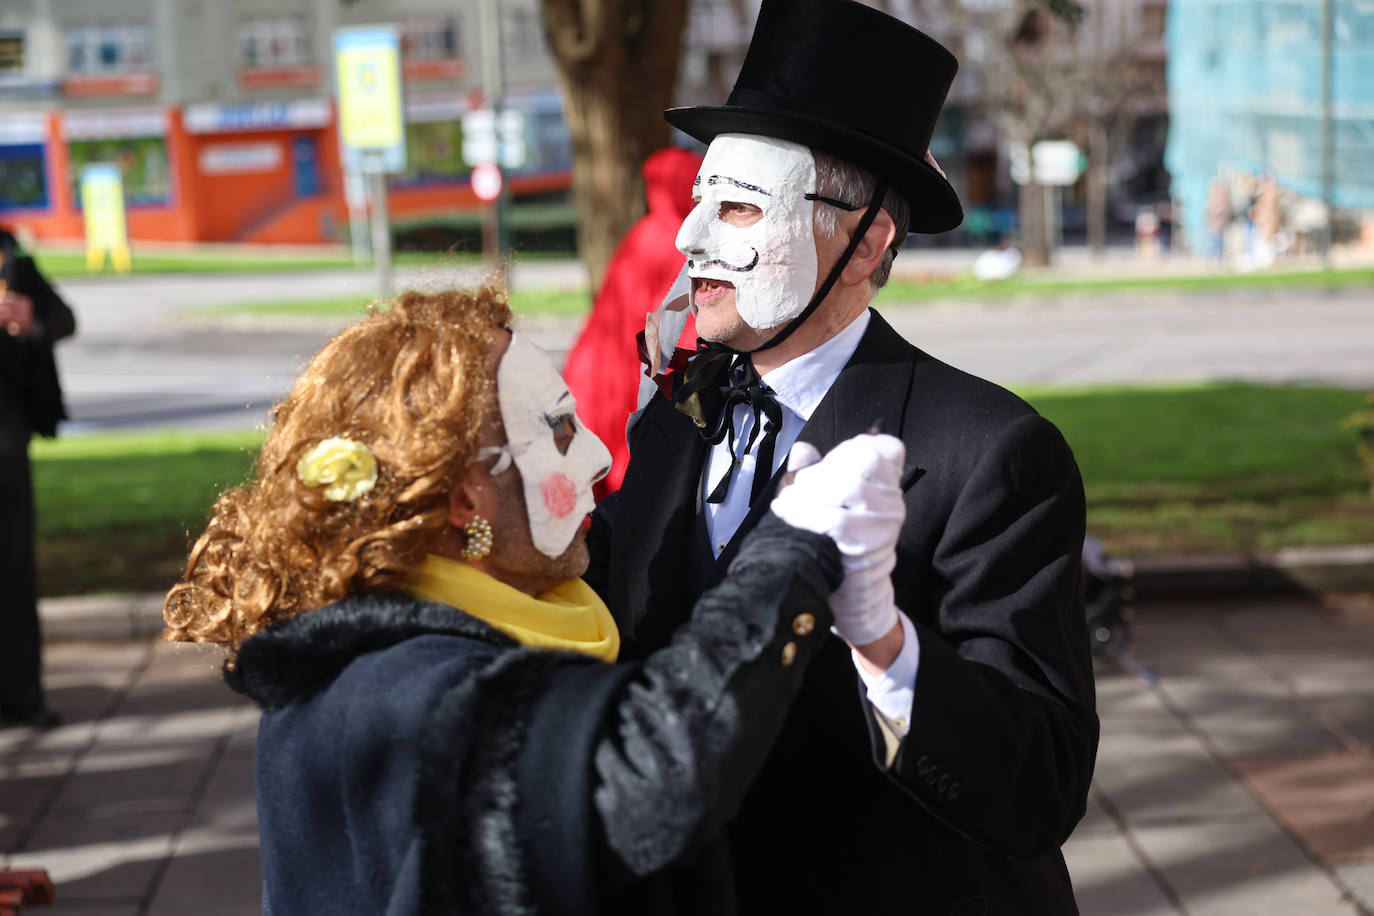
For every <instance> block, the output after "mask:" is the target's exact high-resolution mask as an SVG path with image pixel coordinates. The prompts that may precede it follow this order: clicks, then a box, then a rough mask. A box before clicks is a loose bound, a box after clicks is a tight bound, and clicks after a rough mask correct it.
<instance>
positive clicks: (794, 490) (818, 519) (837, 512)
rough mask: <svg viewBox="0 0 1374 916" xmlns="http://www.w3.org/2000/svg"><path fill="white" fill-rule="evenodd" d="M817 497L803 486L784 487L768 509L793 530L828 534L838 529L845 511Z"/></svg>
mask: <svg viewBox="0 0 1374 916" xmlns="http://www.w3.org/2000/svg"><path fill="white" fill-rule="evenodd" d="M818 495H819V494H817V493H816V492H815V491H813V490H812V489H810V488H808V487H804V486H799V485H793V486H790V487H785V488H783V489H782V490H779V491H778V494H777V495H776V496H774V497H773V502H772V504H771V505H770V506H769V508H771V509H772V510H773V514H774V515H776V516H777V517H778V518H780V519H782V520H783V521H784V522H787V524H789V525H791V526H792V527H793V528H801V529H802V530H803V531H814V532H815V533H817V534H830V533H831V532H832V531H834V530H835V529H836V528H838V527H839V524H840V522H841V520H842V519H843V518H844V511H845V510H843V509H841V508H840V507H839V506H835V505H830V504H828V503H827V502H825V501H824V500H823V499H820V498H818Z"/></svg>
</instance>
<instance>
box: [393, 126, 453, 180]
mask: <svg viewBox="0 0 1374 916" xmlns="http://www.w3.org/2000/svg"><path fill="white" fill-rule="evenodd" d="M467 173H468V164H467V163H465V162H464V161H463V125H462V124H460V123H459V122H457V121H438V122H434V123H430V124H407V125H406V170H405V172H404V173H403V174H402V175H401V177H400V180H399V183H400V184H429V183H431V182H438V181H458V180H459V179H461V178H464V177H466V176H467Z"/></svg>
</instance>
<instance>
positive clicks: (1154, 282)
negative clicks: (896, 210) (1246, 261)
mask: <svg viewBox="0 0 1374 916" xmlns="http://www.w3.org/2000/svg"><path fill="white" fill-rule="evenodd" d="M1352 286H1374V268H1349V269H1342V270H1330V271H1321V270H1287V271H1273V272H1269V271H1258V272H1255V273H1248V274H1199V275H1185V276H1167V275H1166V276H1157V277H1127V278H1120V279H1113V278H1107V277H1101V278H1082V277H1064V276H1056V275H1055V274H1053V273H1047V274H1043V275H1036V274H1029V275H1019V276H1015V277H1012V278H1010V279H1008V280H1002V281H996V282H985V281H982V280H978V279H976V278H975V277H974V276H973V275H972V274H960V275H958V276H954V277H931V278H929V279H926V280H912V279H907V278H905V277H893V278H892V280H891V282H889V283H888V284H887V286H885V287H883V290H882V293H881V294H880V299H879V302H878V304H879V305H883V304H887V305H898V304H904V303H916V302H931V301H936V300H946V299H993V300H998V299H1015V298H1019V297H1041V298H1044V297H1050V296H1062V295H1093V294H1106V295H1111V294H1113V293H1131V292H1152V291H1157V292H1176V293H1209V292H1225V291H1227V290H1254V289H1323V288H1332V287H1352Z"/></svg>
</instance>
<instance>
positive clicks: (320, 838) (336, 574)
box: [164, 287, 900, 914]
mask: <svg viewBox="0 0 1374 916" xmlns="http://www.w3.org/2000/svg"><path fill="white" fill-rule="evenodd" d="M509 323H510V310H509V306H508V304H507V301H506V298H505V295H504V293H503V292H501V291H500V290H499V289H496V288H491V287H488V288H485V289H481V290H479V291H476V292H474V293H464V292H447V293H442V294H438V295H422V294H419V293H413V292H412V293H406V294H405V295H403V296H401V297H400V298H399V299H398V300H397V301H396V302H395V303H394V305H393V306H392V307H390V308H388V309H379V310H375V311H374V312H373V313H372V314H370V315H369V316H368V317H367V318H366V319H364V320H363V321H361V322H359V323H357V324H355V325H353V326H352V327H350V328H348V329H347V330H345V331H343V332H342V333H340V334H339V335H338V336H337V337H335V338H334V339H333V340H332V341H330V342H329V343H328V344H327V345H326V346H325V347H324V348H323V349H322V350H321V351H320V353H319V354H318V355H316V356H315V358H314V359H313V360H312V361H311V363H310V364H309V366H308V367H307V368H306V370H305V371H304V373H303V374H302V375H301V377H300V378H299V379H298V380H297V382H296V384H295V386H294V387H293V389H292V391H291V393H290V394H289V395H288V396H287V398H286V399H285V400H284V401H283V402H282V403H281V404H280V405H279V406H278V407H277V409H276V411H275V414H274V417H273V426H272V430H271V432H270V433H269V434H268V437H267V441H266V443H265V444H264V446H263V449H262V452H261V455H260V457H259V459H258V464H257V476H256V480H255V481H253V482H251V483H248V484H245V485H244V486H242V487H240V488H238V489H235V490H232V491H230V492H227V493H225V494H224V495H223V496H221V498H220V499H219V501H218V503H217V504H216V505H215V507H214V510H213V512H212V516H211V519H210V523H209V526H208V527H207V528H206V530H205V532H204V534H202V535H201V537H200V539H199V540H198V541H197V543H196V545H195V547H194V549H193V551H192V553H191V556H190V559H189V562H188V565H187V572H186V577H185V579H184V581H182V582H181V583H179V584H178V585H177V586H176V587H174V588H173V589H172V590H171V592H170V593H169V594H168V596H167V600H166V605H165V609H164V611H165V617H166V620H167V635H168V638H170V639H173V640H193V641H198V642H210V643H215V644H218V645H220V646H223V647H224V648H225V649H227V650H228V653H229V658H228V662H227V664H226V666H225V678H226V680H227V681H228V683H229V685H230V686H231V687H232V688H233V689H235V690H237V691H239V692H241V693H244V694H246V695H247V696H249V697H250V698H252V699H253V700H254V701H255V702H256V703H257V704H258V705H259V706H260V707H261V708H262V718H261V721H260V725H259V737H258V745H257V763H256V767H257V792H258V814H259V829H260V832H261V840H262V843H261V851H262V863H263V872H264V888H263V911H264V912H265V913H274V914H325V913H331V914H333V913H367V914H382V913H386V914H410V913H436V914H437V913H443V914H449V913H473V914H479V913H480V914H491V913H536V912H538V913H543V912H548V913H555V912H556V913H579V914H580V913H598V912H600V913H610V912H625V913H653V912H666V911H672V912H678V913H683V912H693V913H718V912H729V911H730V910H731V909H732V904H731V895H732V890H731V887H730V882H729V879H728V873H725V872H721V871H720V870H719V869H718V866H719V864H720V863H721V862H722V861H723V857H721V856H719V855H717V854H716V852H715V851H714V850H718V849H719V847H718V845H717V844H719V843H720V842H721V840H720V835H721V831H722V825H723V824H724V823H725V821H726V820H727V819H728V817H729V816H730V814H731V813H732V812H733V810H734V808H735V806H736V804H737V803H738V800H739V798H740V796H741V794H742V793H743V791H744V789H745V787H746V786H747V785H748V783H749V782H750V781H751V780H752V778H753V777H754V776H755V774H756V772H757V770H758V768H759V766H760V764H761V762H762V760H763V759H764V754H765V752H766V751H767V749H768V747H769V745H770V743H771V742H772V740H773V738H774V736H775V735H776V734H777V731H778V729H779V727H780V725H781V722H782V718H783V716H784V715H785V713H786V710H787V708H788V705H789V704H790V702H791V699H792V697H793V695H794V694H795V692H796V691H797V688H798V686H799V684H800V682H801V675H802V671H803V670H804V669H805V668H806V665H807V662H808V661H809V659H810V658H811V656H812V655H813V653H814V651H815V649H816V648H817V647H818V645H819V644H820V642H821V640H822V639H824V638H825V635H826V633H827V627H828V625H829V623H830V622H831V619H832V618H831V614H830V610H829V608H828V605H827V596H828V594H829V592H830V591H831V589H832V588H833V587H834V586H835V585H836V584H837V583H839V582H840V580H841V578H842V566H841V562H840V557H839V554H838V552H837V551H836V547H835V544H834V543H833V542H832V540H831V538H830V537H828V536H826V535H825V534H819V533H813V532H811V531H804V530H800V529H798V528H793V527H790V526H789V525H787V524H785V523H784V522H782V521H781V520H780V519H778V518H776V517H773V518H769V519H768V520H766V522H765V523H764V524H762V525H760V527H759V530H758V531H757V532H756V533H755V534H754V535H753V536H752V539H751V541H750V542H749V544H748V545H747V547H746V549H745V550H743V551H742V552H741V554H740V555H739V557H738V559H737V560H736V561H735V562H734V564H733V565H732V567H731V570H730V573H729V575H728V576H727V577H726V578H725V580H724V581H723V582H722V583H721V584H720V585H719V586H717V587H716V588H715V589H713V590H711V591H710V592H708V593H706V594H705V595H704V596H703V597H702V598H701V599H700V601H699V602H698V604H697V606H696V609H695V611H694V614H693V617H692V619H691V620H690V621H689V622H688V623H687V624H686V625H685V626H684V627H683V628H682V629H681V630H680V631H679V632H678V633H677V634H676V637H675V638H674V639H673V641H672V642H671V643H670V644H669V645H668V646H667V647H666V648H664V649H662V650H661V651H659V652H658V653H656V654H654V655H652V656H650V657H648V658H647V659H645V660H644V661H642V662H637V663H634V664H626V663H616V655H617V650H618V647H619V640H620V633H619V630H618V628H617V625H616V622H615V621H614V620H612V618H611V616H610V614H609V612H608V611H607V609H606V606H605V605H604V604H603V603H602V602H601V600H600V599H599V598H598V597H597V594H596V593H595V592H594V591H593V590H592V589H591V588H590V587H589V586H587V585H586V584H585V583H584V582H582V580H580V579H579V578H578V576H579V575H580V574H581V573H582V572H583V571H584V570H585V568H586V566H587V562H588V558H587V549H586V543H585V542H586V531H587V526H588V521H587V519H588V512H589V511H590V509H591V507H592V497H591V493H592V485H593V484H594V483H595V482H596V481H597V480H598V479H600V477H601V476H602V475H604V474H605V472H606V466H607V464H608V455H607V452H606V449H605V447H604V446H603V445H602V444H601V442H600V441H599V440H598V439H597V438H596V437H595V436H593V435H591V434H590V433H589V432H587V431H586V430H585V429H583V428H582V427H581V426H580V424H579V423H578V421H577V418H576V416H575V415H574V412H573V406H574V405H573V401H572V398H571V396H570V395H569V393H568V391H567V388H566V386H565V385H564V384H563V381H562V379H560V378H559V376H558V374H557V372H556V371H555V370H554V368H553V365H552V363H551V362H550V361H549V359H548V357H547V356H546V355H544V354H543V353H542V352H541V351H540V350H539V349H538V348H536V347H535V346H534V345H533V344H531V343H530V342H529V341H528V340H527V339H526V338H524V337H522V336H520V335H518V334H515V333H512V332H511V331H510V330H508V325H509ZM826 460H827V461H828V460H829V459H828V458H827V459H826ZM823 463H824V462H823ZM899 470H900V462H898V468H897V469H896V470H892V469H890V468H886V467H883V468H879V469H877V473H878V474H879V476H882V475H883V474H889V476H891V477H892V478H893V483H894V485H895V477H896V474H897V473H898V472H899ZM889 472H890V473H889ZM788 492H789V493H790V497H791V498H792V499H793V500H794V502H795V501H797V500H800V501H801V502H803V503H806V502H808V501H809V502H810V503H814V504H815V505H817V506H819V505H822V504H823V503H824V502H825V498H824V496H823V495H821V493H820V490H819V489H817V487H816V486H814V485H811V490H810V491H808V490H807V485H803V483H802V482H801V481H800V479H799V481H798V483H797V484H795V485H793V486H792V487H789V488H788ZM898 522H900V519H899V520H898ZM818 530H819V529H818ZM893 530H894V532H895V528H894V529H893ZM801 801H802V800H799V803H801ZM684 875H692V876H694V877H693V879H692V880H691V882H690V883H686V884H684V882H683V876H684ZM669 907H671V908H672V909H671V910H669V909H668V908H669Z"/></svg>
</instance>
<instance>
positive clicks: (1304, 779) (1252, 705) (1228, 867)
mask: <svg viewBox="0 0 1374 916" xmlns="http://www.w3.org/2000/svg"><path fill="white" fill-rule="evenodd" d="M1135 625H1136V632H1135V637H1136V638H1135V643H1134V647H1133V649H1134V651H1133V658H1132V660H1130V661H1129V662H1128V663H1127V664H1125V665H1122V664H1118V663H1099V665H1098V693H1099V708H1100V712H1101V715H1102V723H1103V738H1102V745H1101V751H1100V753H1099V758H1098V766H1097V774H1096V779H1095V780H1094V785H1093V790H1092V796H1091V799H1090V805H1089V812H1088V816H1087V817H1086V818H1085V820H1084V821H1083V823H1082V825H1081V826H1080V827H1079V829H1078V831H1077V832H1076V833H1075V834H1074V836H1073V837H1072V838H1071V839H1070V841H1069V843H1068V845H1067V846H1066V849H1065V851H1066V855H1067V857H1068V861H1069V867H1070V871H1071V872H1072V874H1073V877H1074V882H1075V885H1076V887H1077V889H1078V897H1079V902H1080V906H1081V908H1082V911H1083V914H1084V916H1155V914H1161V916H1162V914H1170V916H1211V914H1218V916H1235V914H1245V916H1250V914H1261V916H1263V914H1273V916H1327V914H1331V916H1336V914H1342V916H1345V914H1350V916H1371V914H1374V753H1371V748H1374V596H1362V597H1355V598H1350V599H1345V600H1334V599H1326V600H1324V601H1318V600H1315V599H1309V598H1258V599H1256V598H1248V599H1239V598H1226V599H1214V600H1207V601H1188V602H1179V601H1175V602H1170V603H1167V604H1166V603H1152V604H1148V605H1147V604H1142V605H1141V606H1139V607H1138V608H1137V609H1136V618H1135ZM47 666H48V675H47V681H48V685H49V689H50V691H51V697H50V698H51V701H52V703H53V705H54V706H55V707H56V708H58V709H59V710H60V711H61V712H62V713H63V714H64V715H65V716H66V718H67V723H68V724H66V725H64V726H63V727H62V728H60V729H57V730H55V731H52V732H47V733H36V732H33V731H28V730H21V729H10V730H6V731H0V867H2V868H24V867H43V868H46V869H48V870H49V872H50V873H51V874H52V877H53V879H54V881H55V882H56V884H57V893H58V899H57V902H56V903H55V904H54V905H53V906H52V907H50V908H34V909H32V912H35V913H39V912H51V913H53V914H55V916H57V914H61V916H172V914H186V913H196V914H206V916H220V914H223V916H229V914H247V913H253V912H256V911H257V908H258V905H259V884H260V881H261V873H260V870H259V866H258V859H257V837H256V826H255V825H256V815H255V808H254V801H253V786H252V757H253V736H254V727H255V718H256V717H255V714H254V712H253V710H252V708H251V707H250V706H248V705H247V704H246V703H244V702H243V701H241V700H240V699H239V698H238V697H236V696H235V695H234V694H232V693H231V692H230V691H229V690H228V689H227V688H226V687H224V686H223V684H222V683H221V681H220V680H219V674H218V656H217V655H216V654H215V653H214V652H212V651H210V650H207V649H204V648H199V647H192V646H173V645H169V644H166V643H163V642H162V641H160V640H158V639H156V638H150V637H141V638H135V639H105V640H96V641H84V642H68V641H59V642H55V643H53V644H50V646H49V647H48V653H47ZM26 912H27V911H26Z"/></svg>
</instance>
